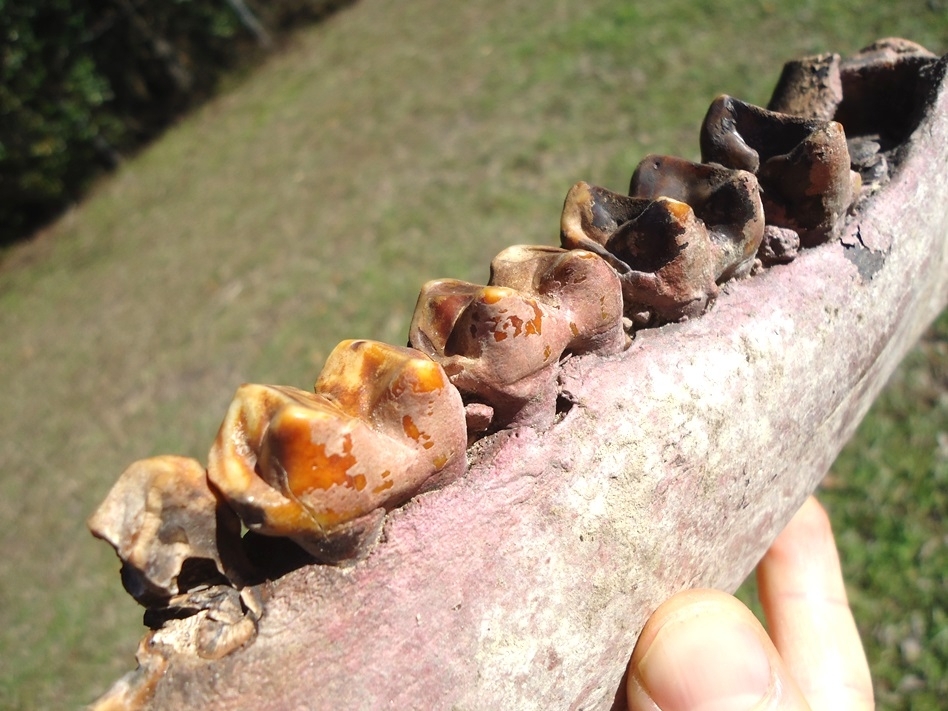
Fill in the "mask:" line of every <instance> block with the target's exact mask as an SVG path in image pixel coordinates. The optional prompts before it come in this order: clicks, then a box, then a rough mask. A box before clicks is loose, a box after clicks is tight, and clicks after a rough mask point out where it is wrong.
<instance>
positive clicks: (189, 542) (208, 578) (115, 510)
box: [89, 455, 242, 607]
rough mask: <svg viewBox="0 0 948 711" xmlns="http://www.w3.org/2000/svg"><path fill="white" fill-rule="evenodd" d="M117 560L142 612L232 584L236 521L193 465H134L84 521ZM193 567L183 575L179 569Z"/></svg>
mask: <svg viewBox="0 0 948 711" xmlns="http://www.w3.org/2000/svg"><path fill="white" fill-rule="evenodd" d="M89 528H90V529H91V530H92V534H93V535H94V536H96V537H98V538H101V539H103V540H105V541H107V542H108V543H109V544H111V546H112V547H113V548H114V549H115V552H116V553H117V554H118V556H119V558H121V560H122V583H123V584H124V585H125V589H126V590H128V592H129V594H130V595H131V596H132V597H134V598H135V599H136V600H137V601H138V602H140V603H141V604H142V605H145V606H146V607H157V606H161V605H164V604H166V603H167V601H168V600H169V599H170V598H171V597H173V596H175V595H180V594H183V593H186V592H188V590H189V589H190V588H193V587H195V586H199V585H202V584H217V583H226V582H227V578H228V577H229V578H231V579H237V578H238V575H237V568H238V566H239V565H240V563H241V558H240V557H241V556H242V553H241V552H240V521H239V520H238V519H237V517H236V516H235V515H234V513H233V512H232V511H231V510H230V509H229V508H228V507H227V506H226V505H225V504H224V502H223V501H222V500H221V498H220V497H219V496H218V495H217V494H216V493H215V492H213V491H212V490H211V488H210V487H209V486H208V483H207V477H206V474H205V471H204V467H203V466H201V464H200V463H199V462H197V461H195V460H194V459H188V458H185V457H175V456H170V455H169V456H161V457H152V458H151V459H142V460H140V461H137V462H134V463H133V464H132V465H131V466H129V467H128V468H127V469H126V470H125V471H124V472H123V473H122V475H121V476H120V477H119V479H118V481H117V482H116V483H115V485H114V486H113V487H112V490H111V491H110V492H109V493H108V496H106V498H105V501H103V502H102V504H101V505H100V506H99V508H98V509H97V510H96V512H95V513H94V514H93V515H92V516H91V517H90V519H89ZM189 561H190V562H191V563H190V565H189V566H188V568H187V569H186V575H185V576H182V575H181V574H182V569H183V566H185V564H186V563H188V562H189Z"/></svg>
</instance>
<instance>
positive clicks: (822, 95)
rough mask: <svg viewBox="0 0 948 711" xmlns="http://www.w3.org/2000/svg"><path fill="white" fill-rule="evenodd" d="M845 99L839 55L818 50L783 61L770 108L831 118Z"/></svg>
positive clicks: (793, 113)
mask: <svg viewBox="0 0 948 711" xmlns="http://www.w3.org/2000/svg"><path fill="white" fill-rule="evenodd" d="M842 99H843V83H842V81H841V79H840V74H839V55H838V54H833V53H826V54H816V55H813V56H810V57H803V58H801V59H794V60H791V61H789V62H787V63H786V64H784V65H783V71H782V72H781V74H780V79H778V80H777V86H776V87H774V93H773V95H772V96H771V97H770V101H769V102H768V103H767V109H768V110H770V111H776V112H777V113H781V114H791V115H793V116H801V117H804V118H809V119H819V120H822V121H832V120H833V117H834V116H835V115H836V107H837V106H839V102H840V101H842Z"/></svg>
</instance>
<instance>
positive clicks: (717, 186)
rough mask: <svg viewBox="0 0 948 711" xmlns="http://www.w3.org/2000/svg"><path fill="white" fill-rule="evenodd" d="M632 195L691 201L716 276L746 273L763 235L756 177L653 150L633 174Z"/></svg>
mask: <svg viewBox="0 0 948 711" xmlns="http://www.w3.org/2000/svg"><path fill="white" fill-rule="evenodd" d="M629 195H631V196H632V197H635V198H647V199H650V200H655V199H657V198H659V197H662V196H664V197H667V198H671V199H673V200H679V201H681V202H684V203H686V204H687V205H688V206H689V207H690V208H691V209H692V210H693V211H694V213H695V217H697V218H698V219H699V220H700V221H701V222H702V223H704V226H705V227H706V228H707V230H708V236H709V237H710V239H711V246H712V251H713V257H714V271H715V281H716V282H717V283H718V284H721V283H723V282H725V281H727V280H728V279H733V278H739V277H744V276H747V275H748V274H749V273H750V271H751V269H752V268H753V267H754V263H755V257H756V254H757V249H758V247H759V246H760V242H761V239H762V238H763V234H764V208H763V205H762V204H761V198H760V188H759V186H758V184H757V178H755V177H754V175H753V174H752V173H749V172H747V171H743V170H731V169H729V168H724V167H722V166H720V165H708V164H704V163H693V162H691V161H688V160H685V159H683V158H675V157H673V156H659V155H649V156H646V157H645V158H643V159H642V161H641V162H640V163H639V165H638V166H637V167H636V169H635V172H634V173H633V174H632V180H631V184H630V186H629Z"/></svg>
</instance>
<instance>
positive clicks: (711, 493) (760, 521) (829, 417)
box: [102, 59, 948, 709]
mask: <svg viewBox="0 0 948 711" xmlns="http://www.w3.org/2000/svg"><path fill="white" fill-rule="evenodd" d="M946 71H948V59H943V60H941V61H939V62H938V63H937V64H933V65H929V66H927V67H926V68H924V69H922V70H920V73H921V74H922V79H921V80H920V82H919V85H920V86H921V85H923V84H924V85H926V87H927V88H925V90H924V94H923V95H924V96H925V97H926V99H925V102H924V104H925V107H926V110H925V112H924V115H923V116H922V118H921V119H920V122H919V125H918V128H917V130H916V131H914V133H913V134H912V135H911V137H910V138H908V140H907V143H906V144H905V145H904V146H902V147H901V150H900V153H901V157H902V160H901V161H900V162H899V164H898V166H897V170H896V172H895V173H894V174H893V175H892V176H891V180H890V182H889V183H888V184H887V185H885V186H884V188H883V189H882V190H880V191H879V192H877V193H875V194H872V195H869V196H866V197H864V198H863V199H862V200H861V201H860V203H859V205H858V210H857V211H856V212H855V214H853V215H852V216H851V217H850V221H849V222H848V224H847V225H846V229H845V230H843V235H844V237H845V243H842V242H833V243H831V244H825V245H823V246H821V247H819V248H816V249H812V250H806V251H804V252H802V253H801V255H800V256H799V257H798V258H797V260H796V261H794V262H793V263H792V264H789V265H786V266H780V267H775V268H773V269H770V270H767V271H764V272H763V273H762V274H760V275H759V276H757V277H755V278H753V279H749V280H743V281H740V282H737V283H735V284H733V285H732V286H729V287H728V290H729V292H730V293H728V294H727V298H722V299H721V300H720V301H719V303H718V305H717V308H715V309H714V310H712V311H711V312H709V313H708V314H706V315H705V316H704V317H702V318H701V319H694V320H691V321H689V322H688V323H685V324H679V325H674V326H670V327H665V328H663V329H656V330H651V331H642V332H640V333H639V336H638V338H637V340H636V342H635V343H634V344H633V346H632V347H631V348H630V349H629V350H627V351H626V352H625V353H623V354H621V355H620V356H616V357H610V358H602V357H599V356H597V355H594V354H590V355H585V356H579V357H575V358H572V359H571V360H569V361H568V362H566V363H564V364H563V365H562V367H561V372H560V376H559V383H560V385H559V387H560V391H561V394H562V397H563V399H564V400H568V401H569V402H570V403H572V408H571V409H570V410H569V411H568V412H566V413H564V416H563V417H562V419H561V420H560V421H558V422H557V423H556V424H554V425H553V426H552V427H550V428H549V429H547V430H545V431H538V430H537V429H534V428H531V427H521V428H518V429H516V430H507V431H503V432H500V433H497V434H494V435H491V436H489V437H487V438H485V439H483V440H480V441H479V442H478V443H477V444H475V445H474V446H473V447H472V448H471V450H470V452H469V456H470V460H471V466H470V471H469V472H468V474H467V476H465V477H463V478H461V479H459V480H458V481H456V482H455V483H454V484H453V485H451V486H449V487H446V488H445V489H443V490H441V491H438V492H435V493H433V494H432V495H430V496H423V497H417V498H415V499H413V500H411V501H409V502H408V503H407V504H406V505H405V506H403V507H401V508H399V509H397V510H394V511H392V512H391V514H390V515H389V516H388V517H387V520H386V524H385V544H384V545H381V546H379V547H377V548H376V549H375V550H374V551H373V553H372V555H370V556H369V557H368V558H366V559H365V560H362V561H360V562H358V563H357V564H356V565H355V566H353V567H350V568H345V569H343V568H339V567H334V566H306V567H302V568H300V569H297V570H295V571H293V572H290V573H289V574H287V575H285V576H283V577H282V578H281V579H280V580H278V581H275V582H273V583H272V584H270V585H268V586H267V588H268V591H269V593H270V598H269V600H268V604H267V612H266V615H265V616H264V617H263V619H262V620H261V626H260V634H259V636H258V638H257V640H256V642H255V643H254V644H253V645H250V646H247V647H244V648H242V649H240V650H239V651H237V652H235V653H233V654H231V655H229V656H225V657H223V658H221V659H219V660H217V661H214V662H208V661H204V660H201V659H199V658H197V657H196V656H195V655H194V654H193V653H192V651H191V649H190V647H189V646H188V641H187V635H185V634H183V633H181V634H180V635H179V634H178V633H177V632H176V631H175V630H165V629H162V630H159V631H157V632H155V633H153V635H152V636H151V637H150V638H149V644H148V646H147V649H148V652H147V654H143V656H142V657H141V660H142V670H141V673H139V674H137V675H133V678H132V679H131V680H129V679H126V680H124V681H123V682H120V685H119V686H120V687H121V688H118V691H117V692H116V694H117V695H116V694H113V695H111V696H109V697H107V698H106V699H105V700H104V701H105V702H107V703H111V704H116V703H135V704H136V706H137V705H141V706H142V707H144V706H145V705H147V706H148V707H149V708H156V709H158V708H181V707H188V706H190V707H194V706H200V707H202V708H248V709H249V708H254V709H277V708H288V707H290V708H292V707H305V708H312V709H321V708H325V709H337V708H382V707H386V708H425V709H429V708H522V709H533V708H544V709H546V708H584V709H609V708H618V707H620V706H621V702H622V678H623V674H624V671H625V666H626V663H627V661H628V657H629V654H630V651H631V649H632V646H633V644H634V641H635V638H636V637H637V635H638V632H639V630H640V629H641V626H642V624H643V623H644V621H645V619H646V618H647V616H648V615H649V614H650V611H651V610H652V609H654V606H655V605H657V604H658V603H659V602H660V601H662V600H663V599H665V598H666V597H667V596H668V595H669V594H671V593H673V592H675V591H677V590H680V589H682V588H685V587H691V586H695V585H704V586H713V587H720V588H723V589H733V588H735V587H736V586H737V584H738V583H739V582H740V581H741V580H742V579H743V578H744V576H745V575H746V574H747V572H748V571H749V570H750V569H751V568H752V566H753V565H754V564H755V563H756V561H757V560H758V559H759V557H760V555H761V554H762V553H763V551H764V550H766V548H767V546H768V545H769V543H770V542H771V541H772V539H773V537H774V536H775V535H776V533H777V532H778V531H779V530H781V529H782V528H783V526H784V525H785V523H786V521H787V520H788V519H789V518H790V516H791V515H792V514H793V512H794V511H795V510H796V508H797V507H798V506H799V504H800V503H801V502H802V501H803V499H804V498H805V497H806V495H807V494H808V493H809V492H810V491H812V489H813V488H814V487H815V486H816V484H817V483H818V481H819V480H820V478H822V476H823V474H824V473H825V471H826V470H827V468H828V466H829V464H830V463H831V462H832V460H833V458H834V457H835V455H836V453H837V452H838V450H839V449H840V448H841V446H842V445H843V443H844V442H845V441H846V439H847V438H848V436H849V435H850V434H851V432H852V431H853V430H854V429H855V426H856V424H857V423H858V421H859V419H860V418H861V416H862V414H863V413H864V412H865V411H866V409H867V408H868V406H869V404H870V403H871V401H872V399H873V397H874V395H875V394H876V393H877V392H878V390H879V389H880V388H881V387H882V385H883V384H884V382H885V380H886V378H887V377H888V375H889V373H890V372H891V371H892V369H893V368H894V367H895V365H896V364H897V363H898V361H899V360H900V358H901V356H902V355H903V354H904V352H905V351H906V350H907V349H908V348H909V347H910V345H911V343H912V342H913V341H914V339H915V338H916V337H917V336H918V335H919V334H920V332H921V331H922V329H923V328H924V327H925V326H926V325H927V323H928V322H929V321H930V320H931V319H932V318H933V317H934V316H935V315H936V314H937V312H938V311H939V310H940V309H941V308H942V307H943V305H944V304H945V302H946V300H948V239H946V234H948V215H946V214H945V212H944V211H943V210H935V209H919V206H923V207H924V206H930V205H940V204H943V203H944V202H945V201H946V200H948V175H946V174H945V173H944V171H933V170H932V169H931V167H932V166H933V165H934V166H942V165H945V164H946V162H948V86H946V82H945V75H946ZM165 669H167V670H168V671H167V672H166V671H165ZM287 671H289V672H290V673H287ZM123 690H124V692H123ZM152 692H153V695H152V696H151V698H150V699H149V698H147V697H148V696H149V695H150V694H152ZM116 699H118V701H116ZM105 707H106V706H103V707H102V708H105ZM113 707H115V706H113Z"/></svg>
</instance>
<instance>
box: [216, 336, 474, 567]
mask: <svg viewBox="0 0 948 711" xmlns="http://www.w3.org/2000/svg"><path fill="white" fill-rule="evenodd" d="M465 446H466V437H465V431H464V412H463V408H462V405H461V398H460V396H459V395H458V393H457V391H456V390H455V389H454V388H453V387H451V386H450V384H449V383H448V380H447V377H446V376H445V374H444V371H442V369H441V367H440V366H439V365H438V364H437V363H434V362H432V361H431V360H430V359H429V358H427V357H426V356H425V355H424V354H422V353H420V352H418V351H413V350H411V349H407V348H398V347H396V346H389V345H386V344H382V343H376V342H372V341H343V342H342V343H340V344H339V345H338V346H337V347H336V348H335V349H334V350H333V352H332V353H331V354H330V356H329V359H328V360H327V361H326V365H325V367H324V369H323V372H322V373H321V374H320V376H319V379H318V380H317V381H316V394H312V393H307V392H305V391H303V390H298V389H296V388H292V387H283V386H269V385H243V386H241V388H240V389H239V390H238V391H237V395H236V397H235V398H234V402H233V404H232V405H231V407H230V409H229V410H228V412H227V416H226V418H225V419H224V422H223V424H222V425H221V428H220V432H219V433H218V435H217V439H216V441H215V442H214V446H213V447H212V448H211V452H210V455H209V457H208V478H209V479H210V481H211V483H212V484H213V485H214V486H215V487H216V488H217V489H218V490H219V491H220V492H221V494H223V496H224V497H225V499H226V500H227V502H228V503H229V504H230V505H231V506H232V507H233V508H234V510H235V511H236V512H237V514H238V515H239V516H240V518H241V520H242V521H243V522H244V524H245V525H246V526H247V528H249V529H250V530H251V531H254V532H255V533H262V534H265V535H269V536H285V537H287V538H290V539H291V540H293V541H295V542H296V543H298V544H299V545H300V546H301V547H303V548H304V549H305V550H307V551H308V552H309V553H311V554H312V555H314V556H316V557H317V558H318V559H320V560H323V561H327V562H343V561H350V560H353V559H357V558H359V557H361V556H364V555H365V554H366V553H367V552H368V550H369V548H370V546H371V544H372V543H374V541H375V540H376V539H377V538H378V534H379V532H380V530H381V525H382V520H383V518H384V515H385V511H386V509H390V508H392V507H395V506H398V505H399V504H401V503H403V502H404V501H406V500H407V499H409V498H410V497H412V496H413V495H415V494H417V493H419V492H422V491H425V490H427V489H430V488H433V487H435V486H438V485H442V484H444V483H447V482H450V481H451V480H453V479H454V478H456V477H457V476H458V475H459V474H460V473H461V471H463V467H464V450H465Z"/></svg>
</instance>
